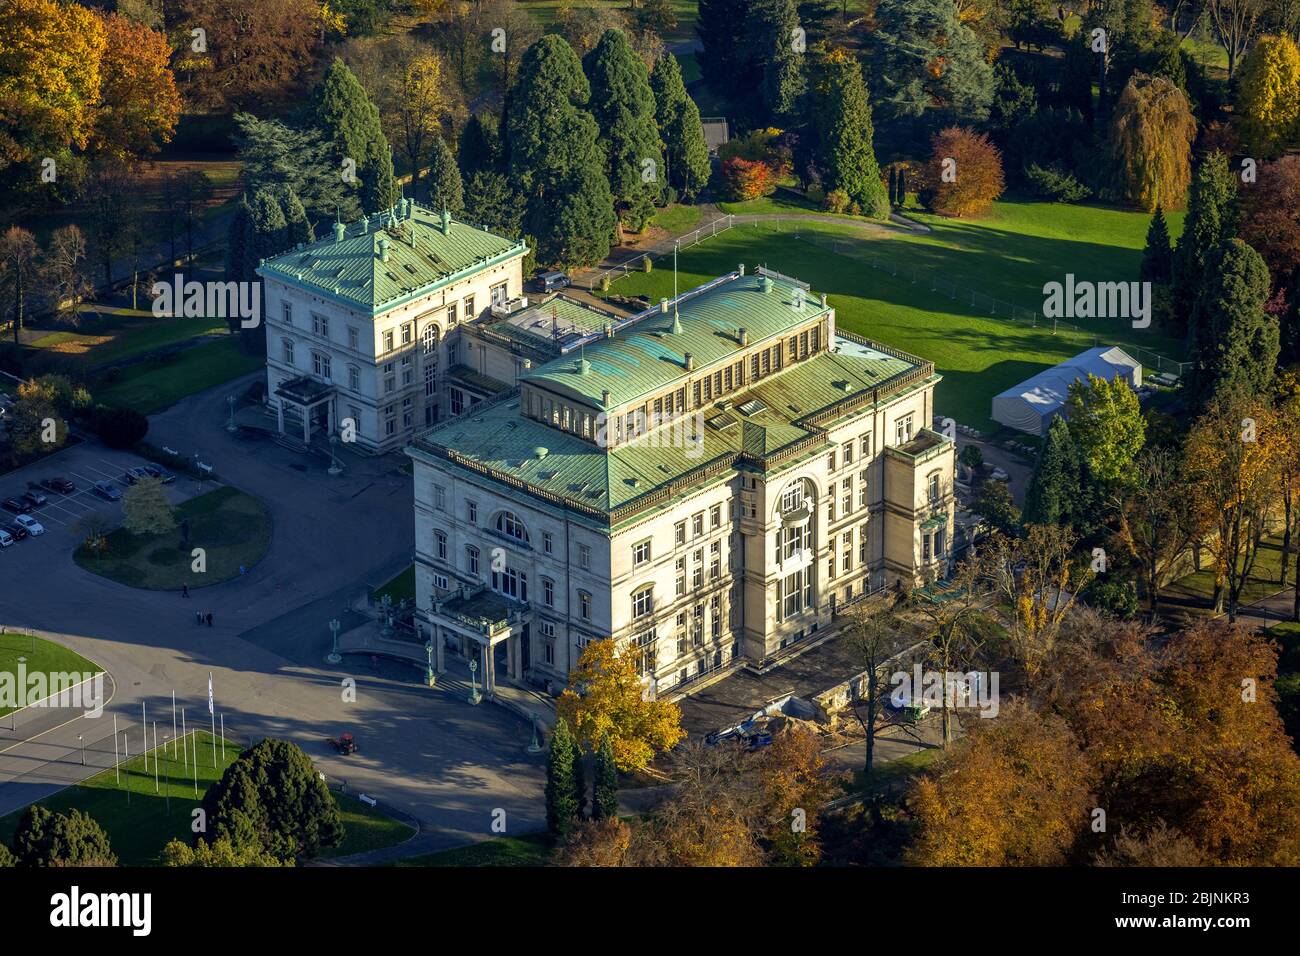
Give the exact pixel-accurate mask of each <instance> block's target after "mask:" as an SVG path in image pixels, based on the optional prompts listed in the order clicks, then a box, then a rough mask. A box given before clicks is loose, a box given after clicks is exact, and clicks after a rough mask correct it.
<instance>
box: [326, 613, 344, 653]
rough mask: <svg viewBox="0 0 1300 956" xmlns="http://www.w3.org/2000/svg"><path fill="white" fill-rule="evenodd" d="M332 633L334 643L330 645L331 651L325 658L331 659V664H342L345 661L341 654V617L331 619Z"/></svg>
mask: <svg viewBox="0 0 1300 956" xmlns="http://www.w3.org/2000/svg"><path fill="white" fill-rule="evenodd" d="M330 634H331V635H332V637H333V644H332V645H331V647H330V652H329V653H328V654H327V655H325V660H327V661H329V662H330V663H331V664H341V663H342V662H343V658H342V656H341V655H340V654H339V619H338V618H334V619H333V620H331V621H330Z"/></svg>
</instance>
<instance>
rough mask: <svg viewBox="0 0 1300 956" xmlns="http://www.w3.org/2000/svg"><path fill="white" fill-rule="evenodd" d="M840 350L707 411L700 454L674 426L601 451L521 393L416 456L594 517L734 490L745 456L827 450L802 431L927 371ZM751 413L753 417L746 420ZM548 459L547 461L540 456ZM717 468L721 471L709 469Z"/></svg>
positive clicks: (438, 435)
mask: <svg viewBox="0 0 1300 956" xmlns="http://www.w3.org/2000/svg"><path fill="white" fill-rule="evenodd" d="M836 344H837V346H838V347H839V350H838V351H836V352H823V353H820V354H819V355H817V356H815V357H814V358H811V359H808V360H807V361H804V362H797V363H795V364H794V365H791V366H788V367H787V368H785V369H784V370H782V371H781V372H778V373H776V374H774V375H771V376H769V377H768V378H766V379H764V380H763V381H761V382H759V383H758V384H757V385H755V386H753V387H752V388H750V389H747V390H746V391H744V392H741V393H738V394H736V395H732V396H728V400H729V402H730V404H729V406H728V407H727V408H725V409H724V408H720V407H718V406H716V405H715V406H712V407H709V408H705V409H702V410H701V411H702V414H701V416H700V418H701V420H702V421H703V431H702V439H703V441H702V444H700V445H691V444H689V443H686V442H682V441H680V440H678V441H672V440H671V439H670V435H671V429H672V427H673V426H672V425H665V426H662V427H660V428H658V429H656V430H654V431H652V432H650V434H649V435H648V436H646V437H645V438H643V439H641V440H638V441H637V442H635V443H633V444H630V445H623V446H619V447H617V448H614V449H612V450H606V449H601V448H598V447H596V446H595V445H593V444H591V443H590V442H586V441H583V440H581V439H579V438H577V437H575V436H573V435H570V434H568V433H567V432H564V431H561V430H560V429H557V428H552V427H550V426H548V425H546V424H543V423H542V422H538V421H534V420H532V419H529V418H525V417H524V416H523V415H522V414H521V412H520V408H519V394H518V392H517V391H515V392H512V393H511V395H510V396H509V397H508V398H505V399H502V400H501V401H497V402H489V403H485V404H484V405H482V406H479V407H476V408H474V409H471V410H470V411H468V412H466V413H465V414H463V415H460V416H458V417H456V418H453V419H451V420H450V421H447V422H444V423H442V424H440V425H436V426H434V427H433V428H432V429H430V430H429V431H427V432H424V433H423V434H421V435H420V436H419V437H418V438H417V439H416V442H415V445H414V448H413V454H416V455H417V456H418V455H419V453H420V451H421V449H422V448H423V449H424V450H425V451H429V450H435V449H436V450H440V451H443V452H444V453H445V452H450V453H452V454H451V455H450V456H448V455H445V454H444V455H443V457H451V459H452V461H455V462H459V463H461V464H463V465H465V466H466V467H469V468H471V469H472V470H476V471H479V472H481V473H485V474H487V475H489V476H494V477H500V478H503V479H505V480H507V481H516V482H520V483H522V484H523V485H525V486H527V487H528V488H529V489H533V490H536V491H540V492H543V493H545V494H549V495H553V496H555V497H557V498H561V499H564V500H566V501H568V502H572V503H574V504H576V505H579V506H581V507H584V508H586V509H588V510H592V511H598V512H606V513H608V512H612V511H614V510H615V509H617V508H620V507H622V506H624V505H629V504H632V503H634V502H635V501H636V499H637V498H640V497H641V496H643V495H646V494H647V493H649V492H653V491H655V490H656V489H658V488H660V487H662V486H663V485H665V484H668V483H669V482H672V481H675V480H677V479H683V480H684V482H685V484H686V485H688V486H693V485H704V484H707V483H709V482H713V481H718V480H725V478H727V477H730V475H731V474H732V473H733V466H734V463H735V459H736V455H737V454H738V453H739V452H740V451H741V450H742V448H744V449H745V450H746V451H747V452H748V453H751V454H752V453H754V451H755V448H756V447H757V448H758V452H757V453H758V454H759V456H760V457H761V456H763V455H767V454H772V453H774V452H778V451H780V450H781V449H786V448H789V447H790V446H791V445H793V444H794V443H796V442H802V441H805V440H808V439H813V440H814V442H815V443H816V445H817V447H820V446H821V443H820V442H818V441H817V440H816V435H817V429H816V428H815V427H814V426H812V425H811V424H808V423H806V422H805V423H803V424H801V421H803V420H804V419H807V418H809V417H810V416H814V415H817V414H818V413H824V412H827V411H830V410H833V409H835V407H836V406H837V405H838V404H839V403H841V402H845V401H846V400H849V399H851V398H852V397H853V396H855V395H856V396H858V397H859V400H860V399H861V398H862V396H863V395H864V394H865V396H866V398H867V399H868V400H870V397H871V396H870V393H871V391H872V390H873V389H876V388H878V387H880V386H881V385H882V384H883V383H885V382H887V381H889V380H891V379H895V380H896V379H897V377H898V376H899V375H903V374H906V373H908V372H912V371H917V372H918V373H924V372H925V371H926V370H927V368H928V366H922V365H920V364H918V363H917V362H909V361H907V360H906V359H904V358H900V357H897V356H894V355H888V354H885V353H884V352H879V351H876V350H874V349H872V348H870V347H869V346H867V345H865V344H864V343H862V342H860V341H858V342H849V341H848V340H845V339H837V342H836ZM589 352H590V347H589ZM931 380H932V379H931V378H926V381H931ZM751 402H756V403H757V404H756V405H751V404H750V403H751ZM860 404H861V403H860V401H859V406H860ZM742 407H746V408H747V409H748V410H749V412H750V413H749V414H745V413H743V412H741V410H740V409H741V408H742ZM845 414H847V412H846V413H845ZM688 420H690V418H689V417H688ZM747 424H748V425H749V426H750V427H749V437H748V438H746V425H747ZM678 438H679V439H680V433H679V435H678ZM539 449H545V450H546V451H545V453H544V454H539ZM711 464H712V465H714V466H715V467H712V468H710V467H707V466H709V465H711ZM724 465H725V468H723V467H722V466H724ZM674 493H676V489H674ZM671 500H672V499H669V501H670V502H671Z"/></svg>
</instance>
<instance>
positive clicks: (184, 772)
mask: <svg viewBox="0 0 1300 956" xmlns="http://www.w3.org/2000/svg"><path fill="white" fill-rule="evenodd" d="M138 734H139V731H138V729H137V730H135V731H134V732H133V734H132V736H131V737H130V738H129V740H130V741H131V742H135V741H137V740H138ZM220 739H221V738H220V737H217V738H214V737H213V736H212V735H211V734H210V733H208V732H207V731H202V730H199V731H194V732H193V733H192V734H190V735H189V740H190V746H191V753H190V757H189V759H186V758H185V754H184V750H183V748H182V749H181V750H180V751H178V752H177V754H176V757H175V758H172V757H171V756H170V754H171V753H172V749H171V748H169V747H168V746H167V745H165V744H164V745H163V746H162V747H159V748H158V750H157V751H151V752H150V754H149V755H148V759H147V760H146V757H145V756H135V757H132V758H131V760H130V762H129V763H123V764H122V766H121V780H120V782H119V780H118V777H117V776H116V774H115V773H114V771H113V770H105V771H103V772H102V773H99V774H96V775H95V776H93V777H91V778H90V779H89V780H86V781H83V782H82V783H80V784H78V785H76V786H73V787H68V788H67V789H66V790H61V791H59V792H58V793H56V794H54V795H53V796H51V797H47V798H46V799H44V800H41V801H40V803H41V804H42V805H44V806H45V807H47V808H49V809H50V810H54V811H58V812H64V813H66V812H67V811H69V810H73V809H76V810H81V811H82V812H83V813H88V814H90V815H91V816H92V817H94V818H95V819H96V820H97V821H98V822H99V824H100V826H102V827H103V828H104V831H105V832H106V833H107V834H108V839H109V842H110V843H111V844H112V846H113V851H114V852H115V853H116V854H117V856H118V862H119V863H121V865H123V866H157V865H159V864H160V863H161V859H160V854H161V852H162V848H163V847H164V846H165V845H166V844H167V842H168V841H170V840H172V839H177V840H184V841H185V842H189V841H190V840H191V839H193V833H192V832H191V830H190V823H191V819H192V818H191V816H190V812H191V811H192V810H193V809H194V808H195V807H196V806H198V805H199V803H200V802H201V801H202V799H203V795H204V794H205V793H206V792H207V790H208V787H210V786H211V785H212V784H213V783H215V782H216V781H217V780H219V779H221V775H222V774H223V773H225V771H226V768H227V767H229V766H230V765H231V764H232V763H234V762H235V760H236V759H237V758H238V757H239V755H240V753H242V752H243V748H242V746H241V745H240V744H239V743H237V742H235V741H233V740H231V739H230V738H226V741H225V752H224V755H223V753H222V748H221V744H220ZM214 740H216V741H217V746H216V747H215V748H214V747H213V741H214ZM151 742H152V741H151ZM214 749H215V753H214ZM195 752H197V754H198V760H197V763H196V762H195V760H194V756H193V755H194V753H195ZM155 753H156V754H158V755H160V758H159V760H158V762H157V763H158V766H157V768H156V770H155V767H154V761H153V759H152V756H153V754H155ZM214 762H215V766H214ZM155 774H156V779H157V784H156V785H155V782H154V781H155ZM196 778H197V784H196ZM196 790H197V796H196V795H195V794H196ZM128 791H129V792H128ZM169 797H170V800H171V802H170V807H169V805H168V798H169ZM334 797H335V799H336V800H337V801H338V805H339V811H340V813H341V814H342V817H343V824H344V827H345V830H346V833H345V835H344V838H343V842H342V843H341V844H340V845H339V846H337V847H331V848H330V849H328V850H326V851H324V852H322V853H321V856H328V857H334V856H347V855H348V854H351V853H361V852H363V851H366V850H375V849H379V848H381V847H386V846H392V845H394V844H396V843H401V842H402V841H403V840H405V839H407V838H408V837H410V836H411V834H412V832H413V830H412V828H411V827H409V826H407V825H406V824H405V823H401V822H399V821H397V820H394V819H393V818H392V817H389V816H388V815H387V814H384V813H382V812H380V811H379V810H376V809H374V808H372V807H369V806H366V805H365V804H364V803H362V802H361V801H360V800H358V799H357V798H356V797H353V796H351V795H350V794H340V793H335V794H334ZM24 812H26V811H25V810H17V811H15V812H13V813H11V814H9V815H8V816H5V817H0V841H3V842H4V843H6V844H8V843H10V842H11V841H12V840H13V835H14V831H15V830H16V829H17V827H18V823H19V821H20V820H21V819H22V815H23V813H24Z"/></svg>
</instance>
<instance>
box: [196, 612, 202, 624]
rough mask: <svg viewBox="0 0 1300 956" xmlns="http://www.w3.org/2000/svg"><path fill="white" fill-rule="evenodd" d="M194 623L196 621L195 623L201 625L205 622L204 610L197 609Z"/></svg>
mask: <svg viewBox="0 0 1300 956" xmlns="http://www.w3.org/2000/svg"><path fill="white" fill-rule="evenodd" d="M194 623H195V624H198V625H200V626H202V624H203V612H202V611H195V612H194Z"/></svg>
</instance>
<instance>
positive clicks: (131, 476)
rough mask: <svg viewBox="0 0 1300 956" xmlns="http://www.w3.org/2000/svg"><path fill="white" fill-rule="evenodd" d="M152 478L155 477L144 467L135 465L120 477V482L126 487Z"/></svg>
mask: <svg viewBox="0 0 1300 956" xmlns="http://www.w3.org/2000/svg"><path fill="white" fill-rule="evenodd" d="M153 477H156V476H155V475H153V474H152V473H151V472H150V471H149V469H148V468H147V467H146V466H144V465H137V466H136V467H134V468H128V469H127V470H126V474H124V475H123V476H122V480H123V481H124V482H126V483H127V484H128V485H134V484H135V483H136V482H137V481H139V480H140V479H141V478H153Z"/></svg>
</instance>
